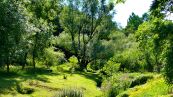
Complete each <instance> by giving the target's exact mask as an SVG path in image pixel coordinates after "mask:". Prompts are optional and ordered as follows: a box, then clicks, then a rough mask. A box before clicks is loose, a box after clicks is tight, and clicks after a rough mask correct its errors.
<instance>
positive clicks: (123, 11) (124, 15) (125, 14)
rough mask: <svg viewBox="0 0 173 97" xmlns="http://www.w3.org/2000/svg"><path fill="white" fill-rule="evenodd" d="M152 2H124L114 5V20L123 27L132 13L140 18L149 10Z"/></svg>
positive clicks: (145, 0)
mask: <svg viewBox="0 0 173 97" xmlns="http://www.w3.org/2000/svg"><path fill="white" fill-rule="evenodd" d="M152 1H153V0H126V2H125V3H124V4H123V3H121V4H118V5H116V6H115V9H116V14H115V17H114V20H115V21H117V22H118V24H120V25H121V26H122V27H125V26H126V25H127V20H128V18H129V16H130V15H131V13H132V12H134V13H135V14H137V15H139V16H142V14H143V13H145V12H147V11H148V10H149V8H150V5H151V4H152Z"/></svg>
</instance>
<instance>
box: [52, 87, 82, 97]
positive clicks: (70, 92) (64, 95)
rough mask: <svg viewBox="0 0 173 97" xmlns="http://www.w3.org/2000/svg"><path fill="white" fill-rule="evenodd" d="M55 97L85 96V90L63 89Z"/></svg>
mask: <svg viewBox="0 0 173 97" xmlns="http://www.w3.org/2000/svg"><path fill="white" fill-rule="evenodd" d="M54 97H84V96H83V92H82V91H81V90H79V89H77V88H73V89H72V88H69V89H62V90H61V91H59V92H58V93H57V94H56V95H55V96H54Z"/></svg>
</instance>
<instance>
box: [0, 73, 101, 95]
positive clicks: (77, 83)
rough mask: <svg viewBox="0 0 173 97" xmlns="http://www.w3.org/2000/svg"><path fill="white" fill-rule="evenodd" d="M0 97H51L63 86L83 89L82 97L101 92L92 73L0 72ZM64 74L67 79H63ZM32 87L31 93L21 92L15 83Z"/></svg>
mask: <svg viewBox="0 0 173 97" xmlns="http://www.w3.org/2000/svg"><path fill="white" fill-rule="evenodd" d="M0 74H1V75H2V76H0V97H53V96H54V95H55V94H56V93H57V92H58V91H60V90H61V89H63V88H77V89H80V90H82V91H83V93H84V97H97V96H100V95H101V94H102V92H101V91H100V89H99V88H97V86H96V82H95V79H94V78H95V77H96V76H95V75H94V74H92V73H85V74H82V73H74V74H72V75H71V74H70V73H68V72H60V73H55V72H54V73H45V74H43V73H42V74H33V73H30V74H23V73H20V74H16V75H11V76H10V75H9V76H8V77H7V76H5V75H6V74H5V73H4V74H3V73H0ZM64 75H66V76H67V79H64ZM18 84H23V86H25V87H29V88H33V89H34V92H33V93H31V94H21V93H19V92H18V91H17V85H18Z"/></svg>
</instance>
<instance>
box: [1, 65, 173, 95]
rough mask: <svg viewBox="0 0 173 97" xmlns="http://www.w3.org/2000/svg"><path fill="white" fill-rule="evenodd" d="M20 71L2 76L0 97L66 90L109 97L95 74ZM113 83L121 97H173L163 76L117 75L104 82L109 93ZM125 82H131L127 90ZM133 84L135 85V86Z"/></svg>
mask: <svg viewBox="0 0 173 97" xmlns="http://www.w3.org/2000/svg"><path fill="white" fill-rule="evenodd" d="M16 68H17V67H14V70H13V69H11V73H10V74H7V73H5V72H0V97H56V95H58V94H57V93H63V90H64V89H67V90H68V89H71V90H73V89H76V91H81V92H82V95H83V96H84V97H106V96H105V95H104V93H103V92H104V91H103V90H102V88H101V90H100V88H98V87H97V81H98V80H99V76H98V75H97V74H94V73H91V72H73V73H72V72H70V71H69V66H68V65H60V66H58V67H52V68H51V69H52V70H53V72H50V71H47V69H44V68H37V70H36V71H34V70H32V69H31V68H27V69H26V70H24V71H21V70H19V69H18V70H17V69H16ZM153 75H155V77H154V78H153V79H149V81H147V82H146V83H141V81H140V80H141V78H145V76H153ZM142 80H143V79H142ZM109 82H113V84H114V85H120V86H122V89H121V88H120V89H121V90H118V91H120V92H119V93H120V94H119V95H118V96H117V97H171V95H172V94H171V93H172V92H171V91H170V90H171V89H170V86H169V85H167V84H166V83H165V80H164V78H163V77H162V76H160V75H159V74H152V73H146V74H145V73H143V74H141V73H117V74H115V75H114V76H113V78H110V79H108V80H107V81H103V84H102V85H103V86H104V85H105V89H106V88H107V86H109ZM123 82H124V83H126V82H127V84H128V85H125V86H127V87H126V88H124V85H123ZM139 82H140V83H139ZM144 82H145V81H144ZM132 83H135V85H131V84H132ZM107 84H108V85H107ZM32 89H33V90H32ZM30 90H32V91H31V92H30ZM71 90H70V91H71ZM28 91H29V92H28ZM25 93H26V94H25ZM27 93H29V94H27ZM67 94H68V93H67Z"/></svg>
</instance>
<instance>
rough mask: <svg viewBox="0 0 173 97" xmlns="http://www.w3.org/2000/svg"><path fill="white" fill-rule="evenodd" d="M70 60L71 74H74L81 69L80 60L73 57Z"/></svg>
mask: <svg viewBox="0 0 173 97" xmlns="http://www.w3.org/2000/svg"><path fill="white" fill-rule="evenodd" d="M68 60H69V65H70V72H71V74H72V73H74V71H75V70H77V69H79V65H78V59H77V58H76V57H75V56H72V57H70V58H69V59H68Z"/></svg>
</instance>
